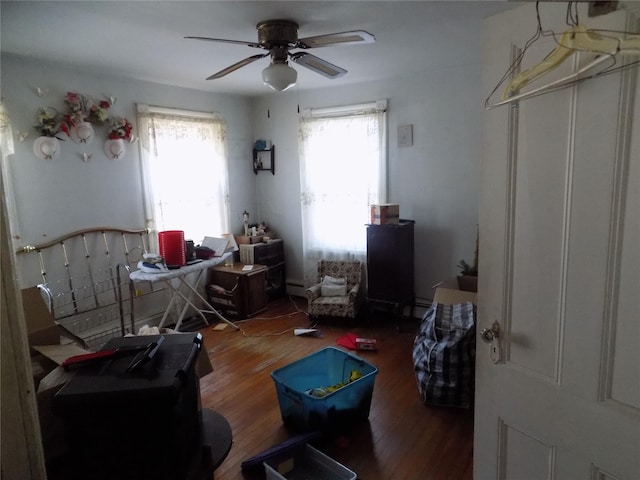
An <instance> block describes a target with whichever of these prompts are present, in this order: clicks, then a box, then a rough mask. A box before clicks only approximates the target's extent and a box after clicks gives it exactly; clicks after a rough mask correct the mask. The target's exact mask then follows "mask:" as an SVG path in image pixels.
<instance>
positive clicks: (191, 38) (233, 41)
mask: <svg viewBox="0 0 640 480" xmlns="http://www.w3.org/2000/svg"><path fill="white" fill-rule="evenodd" d="M184 38H188V39H190V40H205V41H207V42H222V43H233V44H236V45H245V46H247V47H254V48H266V47H265V46H263V45H260V44H259V43H256V42H244V41H242V40H227V39H224V38H209V37H184Z"/></svg>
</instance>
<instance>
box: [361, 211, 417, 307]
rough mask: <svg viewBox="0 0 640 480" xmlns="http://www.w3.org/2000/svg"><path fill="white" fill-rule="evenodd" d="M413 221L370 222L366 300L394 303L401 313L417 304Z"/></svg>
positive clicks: (369, 301)
mask: <svg viewBox="0 0 640 480" xmlns="http://www.w3.org/2000/svg"><path fill="white" fill-rule="evenodd" d="M413 231H414V222H413V220H401V221H400V223H398V224H386V225H373V224H370V225H367V302H368V303H369V304H370V305H371V304H374V303H383V304H389V305H392V306H393V307H394V308H395V313H396V315H397V316H398V317H399V316H400V315H401V314H402V309H403V308H404V307H405V306H410V307H411V309H412V310H413V307H414V305H415V284H414V282H415V280H414V263H413V262H414V259H413V253H414V238H413V233H414V232H413Z"/></svg>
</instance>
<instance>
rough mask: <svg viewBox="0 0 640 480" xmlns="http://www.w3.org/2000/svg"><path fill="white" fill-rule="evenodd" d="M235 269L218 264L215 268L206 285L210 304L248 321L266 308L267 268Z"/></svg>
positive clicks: (235, 267) (261, 266)
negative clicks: (248, 318)
mask: <svg viewBox="0 0 640 480" xmlns="http://www.w3.org/2000/svg"><path fill="white" fill-rule="evenodd" d="M243 267H244V265H242V264H238V263H236V264H234V265H233V266H232V267H225V266H222V265H217V266H216V267H214V268H212V269H211V271H210V275H209V284H208V285H207V295H208V297H209V302H210V303H211V305H213V306H214V307H216V308H218V309H220V310H222V311H224V312H226V313H227V314H229V315H232V316H235V317H238V318H247V317H251V316H253V315H255V314H256V313H258V312H261V311H262V310H264V309H265V308H267V293H266V284H267V279H266V278H267V277H266V275H267V267H266V266H265V265H256V264H254V265H253V268H252V269H251V270H243Z"/></svg>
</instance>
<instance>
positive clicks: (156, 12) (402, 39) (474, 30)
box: [0, 0, 514, 95]
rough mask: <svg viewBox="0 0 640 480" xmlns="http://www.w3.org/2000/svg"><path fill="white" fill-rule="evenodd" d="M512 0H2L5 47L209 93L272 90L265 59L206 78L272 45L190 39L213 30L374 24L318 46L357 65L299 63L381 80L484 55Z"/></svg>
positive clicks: (302, 82)
mask: <svg viewBox="0 0 640 480" xmlns="http://www.w3.org/2000/svg"><path fill="white" fill-rule="evenodd" d="M512 6H514V3H510V4H507V3H506V2H504V1H492V2H487V1H439V2H436V1H408V2H404V1H337V2H334V1H280V2H272V1H238V0H236V1H44V2H32V1H6V0H2V1H1V2H0V8H1V12H0V13H1V16H0V20H1V37H0V49H1V51H2V53H3V54H4V53H12V54H16V55H22V56H27V57H31V58H35V59H39V60H47V61H53V62H56V63H59V64H61V65H65V66H69V65H72V66H75V67H77V68H81V69H84V70H89V71H92V72H95V73H98V74H100V73H107V72H108V73H110V74H114V75H117V76H122V77H127V78H136V79H141V80H148V81H153V82H157V83H162V84H169V85H176V86H181V87H187V88H194V89H198V90H204V91H215V92H226V93H235V94H241V95H261V94H264V93H268V92H269V91H270V90H269V89H268V88H267V87H266V86H264V85H263V84H262V81H261V79H260V73H261V71H262V69H263V68H265V67H266V66H267V65H268V63H269V60H268V58H264V59H261V60H259V61H257V62H254V63H253V64H251V65H248V66H245V67H243V68H241V69H240V70H237V71H235V72H233V73H231V74H229V75H228V76H226V77H224V78H222V79H218V80H210V81H207V80H205V78H206V77H208V76H209V75H211V74H212V73H215V72H217V71H219V70H221V69H222V68H224V67H227V66H229V65H231V64H233V63H235V62H238V61H240V60H242V59H244V58H246V57H249V56H251V55H255V54H258V53H263V52H264V51H263V50H258V49H255V48H250V47H247V46H243V45H233V44H224V43H212V42H202V41H197V40H187V39H184V38H183V37H184V36H187V35H191V36H206V37H216V38H226V39H232V40H243V41H255V40H257V33H256V29H255V26H256V24H257V23H258V22H260V21H263V20H267V19H272V18H285V19H290V20H294V21H296V22H297V23H298V24H299V27H300V28H299V36H300V37H301V38H302V37H308V36H314V35H321V34H326V33H334V32H343V31H348V30H366V31H368V32H370V33H372V34H374V35H375V37H376V43H375V44H370V45H358V46H355V45H354V46H345V45H337V46H331V47H324V48H317V49H313V50H312V51H310V53H313V54H314V55H316V56H319V57H321V58H323V59H326V60H328V61H329V62H331V63H334V64H336V65H339V66H341V67H343V68H346V69H347V70H348V71H349V73H348V74H347V75H345V76H344V77H342V78H339V79H335V80H330V79H328V78H325V77H323V76H321V75H318V74H316V73H313V72H312V71H310V70H308V69H306V68H304V67H301V66H298V65H295V64H294V67H295V68H296V70H298V88H299V89H301V90H302V89H310V88H323V87H330V86H332V85H336V84H338V82H339V84H353V83H360V82H363V81H368V80H377V79H382V78H385V77H386V78H388V77H390V76H393V75H397V74H398V72H402V74H410V73H411V72H422V71H425V70H428V69H433V68H445V67H449V66H453V65H458V64H465V63H469V62H479V61H480V59H479V58H475V57H476V56H477V53H476V52H477V51H478V49H477V48H469V47H470V46H472V45H474V44H475V43H477V42H479V41H480V37H479V33H480V29H481V19H482V18H484V17H486V16H489V15H492V14H494V13H497V12H498V11H501V10H504V9H506V8H511V7H512Z"/></svg>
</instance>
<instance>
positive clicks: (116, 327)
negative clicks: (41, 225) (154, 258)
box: [16, 227, 149, 347]
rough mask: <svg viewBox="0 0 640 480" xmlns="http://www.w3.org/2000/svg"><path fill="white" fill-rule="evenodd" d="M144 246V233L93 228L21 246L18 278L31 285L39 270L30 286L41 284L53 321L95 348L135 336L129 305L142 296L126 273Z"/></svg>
mask: <svg viewBox="0 0 640 480" xmlns="http://www.w3.org/2000/svg"><path fill="white" fill-rule="evenodd" d="M148 245H149V230H147V229H126V228H115V227H96V228H88V229H84V230H78V231H75V232H71V233H68V234H66V235H63V236H61V237H58V238H56V239H54V240H51V241H48V242H45V243H42V244H39V245H27V246H23V247H22V248H20V249H18V251H17V252H16V253H17V254H20V256H21V257H22V258H20V260H21V261H23V265H22V271H23V274H24V275H27V276H28V275H32V277H31V279H29V280H27V282H29V281H32V282H33V281H34V280H35V278H34V275H35V274H34V272H35V271H38V270H39V274H40V279H39V280H35V281H36V282H38V281H41V283H38V285H37V286H38V288H39V289H40V291H41V293H42V294H43V297H44V298H45V300H46V302H47V303H48V307H49V311H50V312H51V314H52V316H53V318H54V319H55V320H56V321H58V322H59V323H60V324H61V325H63V326H64V327H65V328H67V329H68V330H70V331H71V332H72V333H74V334H75V335H77V336H79V337H81V338H82V339H83V340H84V341H85V343H86V344H87V345H88V346H90V347H96V346H99V345H101V344H102V343H104V342H105V341H106V340H108V339H109V338H111V337H114V336H119V335H125V334H126V333H135V331H134V318H133V308H132V306H131V302H132V299H133V297H134V296H139V295H142V294H143V293H144V292H139V291H134V289H133V286H132V283H131V282H130V281H129V273H130V272H131V270H132V268H133V269H135V267H136V265H137V262H138V261H139V260H140V259H141V258H142V255H143V254H144V253H146V252H147V251H148V250H147V248H148ZM34 254H35V255H34ZM34 257H35V258H37V263H36V262H35V258H34ZM127 300H129V301H128V302H127ZM125 310H128V312H127V311H125ZM127 314H128V315H129V316H130V321H131V322H130V325H129V326H128V327H127V326H126V325H125V316H126V315H127Z"/></svg>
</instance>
